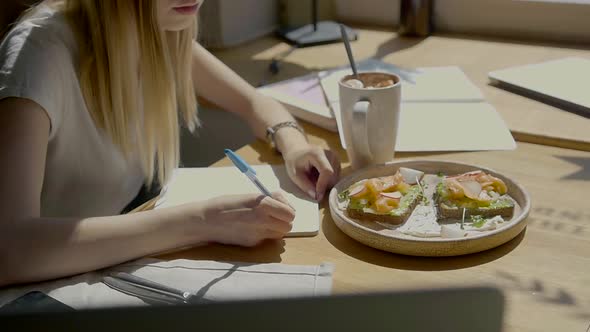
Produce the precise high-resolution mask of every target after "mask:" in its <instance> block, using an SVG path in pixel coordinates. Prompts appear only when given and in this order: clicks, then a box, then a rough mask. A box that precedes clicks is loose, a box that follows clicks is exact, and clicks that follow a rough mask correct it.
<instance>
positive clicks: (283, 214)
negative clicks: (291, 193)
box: [259, 193, 295, 224]
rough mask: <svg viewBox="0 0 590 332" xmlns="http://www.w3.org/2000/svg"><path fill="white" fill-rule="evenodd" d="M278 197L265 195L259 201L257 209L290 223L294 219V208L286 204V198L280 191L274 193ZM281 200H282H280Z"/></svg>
mask: <svg viewBox="0 0 590 332" xmlns="http://www.w3.org/2000/svg"><path fill="white" fill-rule="evenodd" d="M273 195H275V196H276V197H278V198H279V199H280V200H279V199H273V198H271V197H265V198H264V199H263V200H262V201H261V202H260V207H259V209H260V210H261V212H262V213H263V214H265V215H268V216H270V217H273V218H275V219H278V220H280V221H282V222H284V223H286V224H291V223H292V222H293V220H294V219H295V210H294V209H293V208H292V207H291V206H289V205H288V202H287V203H285V202H286V201H287V200H286V199H285V198H284V196H282V194H280V193H274V194H273ZM281 200H282V201H281Z"/></svg>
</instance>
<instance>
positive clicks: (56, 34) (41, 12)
mask: <svg viewBox="0 0 590 332" xmlns="http://www.w3.org/2000/svg"><path fill="white" fill-rule="evenodd" d="M75 49H76V43H75V38H74V34H73V31H72V29H71V28H70V26H69V24H68V22H67V20H66V18H65V15H64V14H63V13H62V12H60V11H58V10H56V9H54V8H52V7H49V6H47V5H39V6H37V7H35V8H33V9H32V10H31V11H30V12H28V13H27V14H25V15H24V17H23V18H21V20H20V21H19V22H18V23H17V24H16V25H15V26H14V27H13V28H12V29H11V30H10V31H9V32H8V33H7V35H6V36H5V37H4V39H3V40H2V43H1V44H0V55H1V56H2V58H4V59H5V60H4V61H2V62H5V61H6V62H8V64H10V62H12V61H16V60H17V59H19V58H20V59H23V58H25V59H26V58H34V59H37V60H39V58H43V59H51V60H52V61H55V60H60V59H62V60H63V59H71V54H72V53H73V52H75ZM68 55H70V56H68ZM11 60H12V61H11ZM6 62H5V63H3V64H2V65H3V66H4V65H6V64H7V63H6Z"/></svg>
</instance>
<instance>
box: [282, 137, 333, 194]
mask: <svg viewBox="0 0 590 332" xmlns="http://www.w3.org/2000/svg"><path fill="white" fill-rule="evenodd" d="M283 158H284V159H285V165H286V166H287V173H288V174H289V177H290V178H291V180H293V182H295V184H296V185H297V186H298V187H299V188H301V189H302V190H303V191H304V192H306V193H307V194H308V195H309V196H310V197H311V198H312V199H314V200H317V201H321V200H322V199H323V198H324V195H325V194H326V191H327V190H329V189H330V188H332V186H334V185H335V184H336V182H338V178H339V177H340V159H339V158H338V156H337V155H336V154H335V153H334V152H332V151H330V150H324V149H322V148H320V147H317V146H313V145H309V144H308V145H306V146H304V147H302V148H298V149H294V150H293V151H288V152H287V153H285V154H283Z"/></svg>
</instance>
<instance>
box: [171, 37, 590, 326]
mask: <svg viewBox="0 0 590 332" xmlns="http://www.w3.org/2000/svg"><path fill="white" fill-rule="evenodd" d="M391 38H392V37H391V33H385V32H371V31H363V32H362V33H361V41H360V42H359V43H358V44H355V52H356V53H357V56H358V57H359V58H363V57H367V56H369V55H372V54H373V53H374V52H375V51H376V50H377V51H378V52H380V53H383V52H386V53H387V52H390V51H392V50H394V49H398V51H397V52H396V53H395V54H391V55H386V56H385V58H386V60H388V61H389V60H392V61H394V62H395V63H397V64H401V65H408V66H409V65H412V64H413V65H425V66H430V65H447V64H460V65H462V66H463V68H464V69H465V70H466V72H467V73H468V75H469V76H470V77H471V78H472V79H473V80H474V81H476V82H477V83H478V85H480V87H482V88H483V90H484V93H485V94H486V96H487V97H488V98H490V100H491V101H492V103H493V104H494V105H495V106H496V107H497V108H498V109H499V110H500V111H501V113H502V115H503V116H504V118H505V119H506V120H507V121H508V122H509V125H510V126H511V128H512V129H513V131H515V132H516V133H518V132H520V131H522V132H527V133H528V132H532V131H533V129H535V130H537V131H536V133H532V135H538V136H539V135H540V136H539V137H541V136H542V135H544V133H547V135H549V134H551V135H555V136H559V135H562V136H564V137H570V138H572V139H575V140H583V139H585V140H586V141H587V142H590V131H589V130H588V128H590V126H589V125H588V121H587V120H586V119H583V120H582V119H580V118H577V117H575V116H573V115H571V114H569V113H567V112H563V111H558V110H555V109H553V108H551V107H549V106H546V105H543V104H541V103H537V102H534V101H530V100H527V99H525V98H522V97H518V96H514V95H512V94H509V93H508V92H504V91H502V90H496V89H495V88H491V87H488V86H487V85H486V84H485V74H486V73H487V71H488V70H491V69H495V68H499V67H502V66H505V65H511V64H516V63H519V62H520V63H524V62H525V60H528V61H537V60H543V59H548V58H555V57H561V56H566V55H571V53H570V50H566V49H558V48H552V49H541V48H539V47H537V46H534V45H517V44H510V43H498V42H482V41H474V40H461V39H452V38H445V37H432V38H429V39H427V40H425V41H422V42H418V41H411V40H410V41H409V40H397V39H395V38H394V39H393V40H390V39H391ZM369 41H372V42H373V43H376V45H382V46H379V47H376V46H375V45H372V44H370V42H369ZM284 49H286V46H285V45H284V44H282V43H279V42H277V41H275V40H274V39H272V38H268V39H262V40H259V41H257V42H255V43H252V44H249V45H246V46H244V47H241V48H238V49H234V50H230V51H226V52H219V53H218V54H217V55H219V56H220V57H221V58H222V59H223V60H224V61H225V62H226V63H228V64H229V65H230V66H232V67H233V68H234V69H235V70H237V71H238V72H239V73H240V74H242V75H243V76H244V77H246V79H248V80H249V81H250V82H251V83H257V82H260V81H261V80H263V79H265V77H264V76H263V75H264V73H265V72H266V70H267V66H268V59H270V58H271V57H272V56H274V55H275V54H277V53H280V52H281V51H282V50H284ZM504 51H506V52H507V53H504ZM572 52H573V51H572ZM576 52H577V53H579V54H588V52H587V51H575V52H574V53H576ZM518 54H520V55H519V56H518V57H517V56H516V55H518ZM476 55H477V56H476ZM525 55H526V57H525ZM484 56H485V57H484ZM513 57H514V58H513ZM345 61H346V58H345V55H344V52H343V51H342V50H341V48H340V47H335V46H333V45H332V46H322V47H318V48H314V49H309V50H298V51H297V52H295V53H293V54H292V55H291V56H290V57H289V58H288V63H287V64H285V65H284V67H283V71H282V73H281V74H280V75H279V76H277V77H274V78H273V79H277V80H279V79H285V78H287V77H290V76H297V75H300V74H303V73H305V72H307V71H309V70H314V69H320V68H326V67H329V66H334V65H341V64H344V63H345ZM304 64H306V65H304ZM309 64H314V65H315V67H312V66H309ZM266 79H268V77H266ZM512 112H514V113H512ZM549 115H551V116H552V117H553V120H551V121H550V120H549V118H548V116H549ZM541 116H543V117H546V118H545V119H538V117H541ZM541 120H546V121H541ZM553 121H555V122H553ZM552 122H553V123H552ZM531 124H534V126H531ZM304 126H305V129H306V130H307V132H308V134H309V136H310V140H311V141H312V142H313V143H316V144H319V145H321V146H324V147H326V148H331V149H333V150H334V151H336V152H338V153H339V154H340V157H341V158H342V160H343V162H344V166H345V167H346V166H347V158H346V154H345V151H344V150H342V148H341V147H340V144H339V139H338V137H337V136H336V135H335V134H333V133H330V132H327V131H324V130H322V129H319V128H317V127H315V126H312V125H309V124H304ZM568 135H569V136H568ZM584 135H586V136H584ZM517 137H518V135H517ZM525 138H526V137H525ZM555 142H557V143H555ZM565 142H566V143H565V144H566V145H567V144H569V143H568V142H567V141H565ZM553 143H554V144H560V143H559V141H554V142H553ZM576 144H577V143H576ZM580 146H582V147H584V146H585V145H583V144H582V145H576V146H575V147H578V148H580ZM238 153H239V154H240V155H241V156H243V157H244V158H245V159H246V160H247V161H248V162H250V163H252V164H262V163H271V164H277V163H281V162H282V160H281V158H280V157H279V156H277V155H275V154H273V153H272V152H271V151H269V150H268V149H267V147H266V145H265V144H264V143H262V142H255V143H253V144H251V145H249V146H246V147H244V148H242V149H241V150H239V151H238ZM396 157H397V158H398V159H404V158H429V159H445V160H452V161H460V162H468V163H473V164H479V165H482V166H486V167H490V168H493V169H496V170H498V171H500V172H503V173H505V174H507V175H509V176H510V177H512V178H514V179H516V180H517V181H518V182H519V183H521V184H522V185H523V186H524V187H525V188H526V189H527V190H528V191H529V193H530V194H531V197H532V200H533V209H532V212H531V215H530V217H529V227H528V228H527V229H526V231H525V232H523V233H522V234H521V235H519V236H518V237H517V238H515V239H514V240H512V241H510V242H509V243H506V244H505V245H502V246H500V247H498V248H495V249H492V250H489V251H486V252H482V253H478V254H472V255H468V256H462V257H452V258H421V257H409V256H401V255H395V254H390V253H386V252H381V251H379V250H375V249H372V248H369V247H366V246H364V245H362V244H360V243H357V242H355V241H354V240H352V239H351V238H349V237H348V236H346V235H345V234H344V233H342V232H341V231H340V230H339V229H338V228H337V227H336V225H335V224H334V222H333V220H332V219H331V217H330V216H329V212H328V209H327V206H326V201H324V202H323V203H322V204H321V210H320V212H321V231H320V234H319V235H318V236H316V237H311V238H293V239H286V240H284V241H279V242H267V243H264V244H262V245H260V246H258V247H256V248H240V247H231V246H221V245H212V246H207V247H203V248H194V249H191V250H186V251H182V252H177V253H171V254H167V255H164V256H162V258H165V259H175V258H187V259H212V260H231V261H248V262H282V263H285V264H319V263H321V262H332V263H334V264H335V268H336V269H335V274H334V292H335V293H360V292H367V291H383V290H403V289H411V288H429V287H449V286H465V285H476V284H487V285H493V286H496V287H499V288H500V289H502V291H503V292H504V294H505V296H506V305H507V307H506V310H507V311H506V317H505V327H506V328H505V331H506V332H508V331H551V332H555V331H580V332H582V331H586V329H587V328H588V325H590V203H589V202H590V200H589V196H590V152H583V151H576V150H568V149H563V148H558V147H548V146H542V145H535V144H530V143H522V142H521V143H519V144H518V149H517V150H516V151H508V152H473V153H448V154H408V153H405V154H397V156H396ZM229 165H230V162H229V161H228V160H225V159H224V160H221V161H219V162H218V163H216V164H215V165H214V166H229ZM343 171H344V173H345V174H346V173H347V172H348V171H349V170H348V169H347V168H344V170H343ZM473 305H478V304H477V303H473ZM429 309H431V310H436V308H429ZM482 315H485V310H484V309H482Z"/></svg>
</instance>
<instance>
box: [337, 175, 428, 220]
mask: <svg viewBox="0 0 590 332" xmlns="http://www.w3.org/2000/svg"><path fill="white" fill-rule="evenodd" d="M423 176H424V172H421V171H417V170H413V169H409V168H403V167H402V168H400V169H399V170H398V171H397V172H396V173H395V174H394V175H391V176H385V177H377V178H370V179H365V180H361V181H359V182H356V183H354V184H353V185H351V186H350V187H349V188H348V189H347V190H345V191H344V192H342V193H341V194H340V195H339V199H340V200H341V201H347V203H348V204H347V206H346V212H347V214H348V216H349V217H351V218H355V219H360V220H369V221H380V222H386V223H390V224H401V223H403V222H405V221H406V220H407V219H408V218H409V217H410V215H411V214H412V211H414V208H415V207H416V206H417V205H418V204H419V203H420V202H421V201H422V199H423V190H422V187H421V185H420V183H419V182H420V179H421V178H422V177H423Z"/></svg>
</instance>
